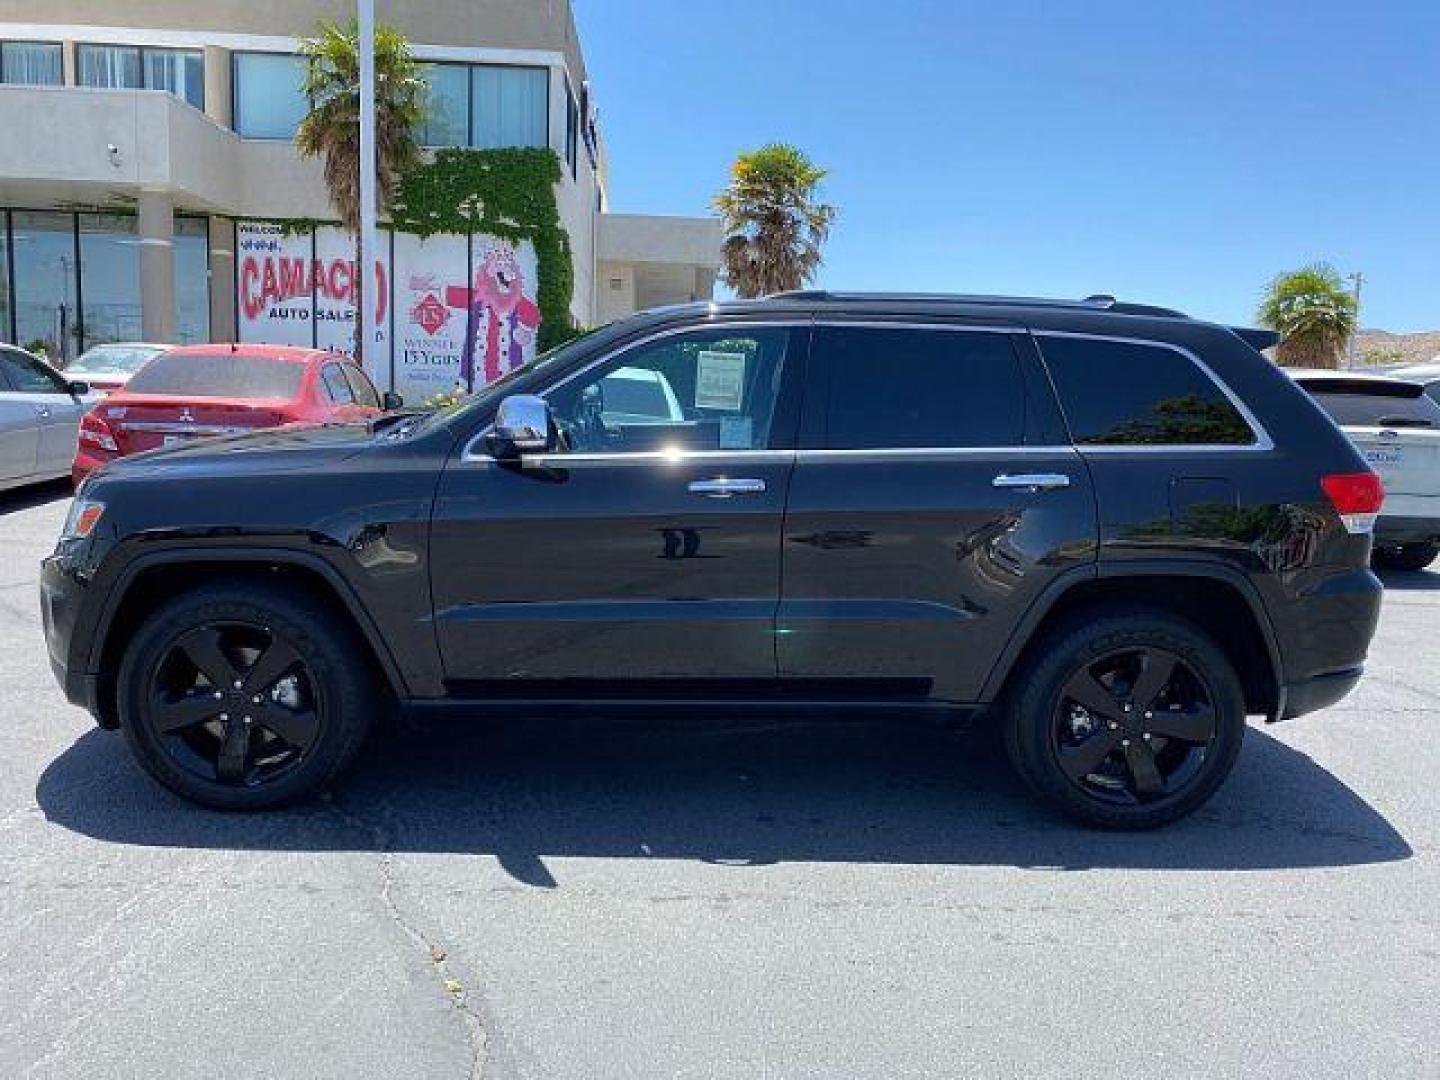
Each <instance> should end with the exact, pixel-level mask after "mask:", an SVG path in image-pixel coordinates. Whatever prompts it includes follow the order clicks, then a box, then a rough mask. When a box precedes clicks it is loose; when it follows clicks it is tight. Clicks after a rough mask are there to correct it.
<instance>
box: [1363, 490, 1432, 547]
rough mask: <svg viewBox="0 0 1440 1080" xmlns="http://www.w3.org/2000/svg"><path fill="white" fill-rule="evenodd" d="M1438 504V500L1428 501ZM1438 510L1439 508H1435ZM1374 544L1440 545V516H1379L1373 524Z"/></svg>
mask: <svg viewBox="0 0 1440 1080" xmlns="http://www.w3.org/2000/svg"><path fill="white" fill-rule="evenodd" d="M1429 501H1433V502H1437V503H1440V499H1435V500H1429ZM1437 510H1440V507H1437ZM1375 543H1376V544H1379V545H1380V546H1382V547H1383V546H1384V545H1386V544H1435V543H1440V516H1437V517H1413V516H1409V515H1403V516H1401V515H1396V516H1391V515H1388V514H1382V515H1380V520H1378V521H1377V522H1375Z"/></svg>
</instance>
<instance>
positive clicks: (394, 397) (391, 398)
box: [380, 390, 405, 412]
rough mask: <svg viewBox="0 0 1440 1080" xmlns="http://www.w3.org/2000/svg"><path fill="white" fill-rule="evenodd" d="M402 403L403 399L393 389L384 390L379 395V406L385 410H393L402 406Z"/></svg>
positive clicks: (403, 403)
mask: <svg viewBox="0 0 1440 1080" xmlns="http://www.w3.org/2000/svg"><path fill="white" fill-rule="evenodd" d="M404 405H405V399H404V398H403V397H401V396H400V395H399V394H397V393H396V392H395V391H394V390H386V391H385V393H383V394H381V395H380V406H381V408H383V409H384V410H385V411H386V412H393V411H394V410H396V409H399V408H403V407H404Z"/></svg>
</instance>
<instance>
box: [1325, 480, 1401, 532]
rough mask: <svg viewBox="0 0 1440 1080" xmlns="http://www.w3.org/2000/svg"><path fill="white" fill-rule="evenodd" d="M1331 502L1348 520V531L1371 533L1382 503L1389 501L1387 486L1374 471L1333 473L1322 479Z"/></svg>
mask: <svg viewBox="0 0 1440 1080" xmlns="http://www.w3.org/2000/svg"><path fill="white" fill-rule="evenodd" d="M1320 486H1321V487H1322V488H1323V489H1324V490H1325V494H1326V495H1327V496H1328V497H1329V499H1330V503H1331V505H1332V506H1334V507H1335V509H1336V510H1337V511H1338V512H1339V514H1340V520H1341V521H1342V522H1344V523H1345V531H1346V532H1352V533H1368V532H1370V531H1371V530H1373V529H1374V528H1375V519H1376V518H1377V517H1378V516H1379V515H1380V506H1381V504H1382V503H1384V501H1385V485H1384V484H1382V483H1381V482H1380V477H1378V476H1377V475H1375V474H1374V473H1373V472H1357V473H1331V474H1330V475H1329V476H1322V477H1321V478H1320Z"/></svg>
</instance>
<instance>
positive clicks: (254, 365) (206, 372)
mask: <svg viewBox="0 0 1440 1080" xmlns="http://www.w3.org/2000/svg"><path fill="white" fill-rule="evenodd" d="M304 374H305V365H304V364H299V363H296V362H294V361H292V360H269V359H265V358H262V357H258V356H246V355H245V354H244V353H224V354H221V355H219V356H216V355H214V354H206V355H203V356H196V355H194V354H186V353H183V352H170V353H161V354H160V355H159V356H157V357H156V358H155V359H154V360H152V361H150V363H148V364H146V365H145V366H144V367H143V368H141V369H140V373H139V374H138V375H136V376H135V377H134V378H133V379H131V380H130V383H129V385H128V386H127V387H126V388H125V389H126V391H127V392H129V393H132V394H177V395H181V396H183V397H224V398H285V399H287V400H288V399H290V398H293V397H294V396H295V395H296V394H298V393H299V392H300V381H301V378H302V377H303V376H304Z"/></svg>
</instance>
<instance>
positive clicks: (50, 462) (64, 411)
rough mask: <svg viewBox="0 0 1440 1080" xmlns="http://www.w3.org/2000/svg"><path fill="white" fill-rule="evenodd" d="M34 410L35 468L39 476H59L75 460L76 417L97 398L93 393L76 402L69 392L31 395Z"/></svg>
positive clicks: (66, 470)
mask: <svg viewBox="0 0 1440 1080" xmlns="http://www.w3.org/2000/svg"><path fill="white" fill-rule="evenodd" d="M33 396H34V397H35V398H36V399H37V400H36V402H35V406H36V411H37V412H38V413H39V415H40V445H39V451H38V468H37V471H38V472H39V473H40V474H41V475H42V476H59V475H62V474H64V473H68V472H69V471H70V466H71V464H72V463H73V462H74V460H75V448H76V440H77V439H78V437H79V434H80V418H81V417H82V416H83V415H84V414H85V410H86V409H88V408H89V407H90V406H91V405H93V404H94V403H95V402H96V401H98V400H100V399H99V396H98V395H96V396H93V397H91V398H89V399H88V400H86V401H84V402H81V401H77V400H76V399H75V398H74V397H72V396H71V395H70V394H68V393H67V394H35V395H33Z"/></svg>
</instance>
